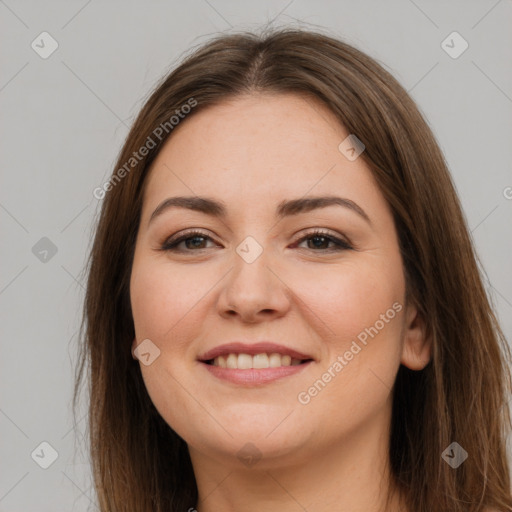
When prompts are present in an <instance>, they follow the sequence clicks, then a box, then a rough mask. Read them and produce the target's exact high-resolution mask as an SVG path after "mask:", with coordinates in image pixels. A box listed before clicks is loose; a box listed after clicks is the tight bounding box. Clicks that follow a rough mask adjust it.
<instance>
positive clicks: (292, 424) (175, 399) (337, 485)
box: [130, 93, 431, 512]
mask: <svg viewBox="0 0 512 512" xmlns="http://www.w3.org/2000/svg"><path fill="white" fill-rule="evenodd" d="M348 135H349V134H348V132H347V131H346V130H345V129H344V128H343V126H341V125H340V124H339V122H338V120H337V119H336V118H335V117H334V116H333V114H332V113H331V112H330V111H329V110H328V109H327V108H326V107H325V106H323V105H322V104H320V103H319V102H318V101H317V100H314V99H311V98H305V97H300V96H297V95H292V94H282V95H271V94H268V93H265V94H251V95H245V96H241V97H237V98H235V99H233V100H230V101H228V102H223V103H222V104H220V105H217V106H214V107H209V108H207V109H205V110H203V111H199V112H197V113H196V114H194V115H192V116H190V117H189V118H187V119H186V120H185V121H182V123H181V124H180V125H179V126H178V127H177V128H176V129H175V131H174V132H173V134H172V136H171V137H170V139H169V140H168V141H167V143H166V144H165V146H164V147H163V149H162V150H161V151H160V153H159V155H158V156H157V158H156V160H155V162H154V163H153V166H152V169H151V173H150V175H149V177H148V181H147V182H146V189H145V192H144V199H143V208H142V217H141V224H140V228H139V232H138V236H137V241H136V248H135V257H134V262H133V268H132V275H131V283H130V294H131V304H132V311H133V318H134V323H135V332H136V338H135V339H134V340H133V346H132V349H135V348H136V346H137V345H138V344H139V343H140V342H141V341H142V340H144V339H150V340H151V342H152V343H154V345H156V346H157V347H158V349H159V350H160V356H159V357H158V358H157V359H155V360H154V362H153V363H152V364H150V365H148V366H146V365H143V364H142V363H141V371H142V375H143V379H144V382H145V385H146V387H147V390H148V392H149V395H150V397H151V399H152V401H153V403H154V404H155V406H156V408H157V409H158V411H159V413H160V414H161V415H162V417H163V418H164V419H165V421H166V422H167V423H168V424H169V425H170V426H171V427H172V428H173V429H174V430H175V431H176V432H177V433H178V434H179V435H180V436H181V437H182V438H183V439H184V440H185V441H186V442H187V444H188V447H189V452H190V456H191V460H192V463H193V467H194V472H195V475H196V480H197V484H198V490H199V502H198V503H197V504H191V507H193V506H196V508H197V510H198V511H199V512H210V511H217V512H218V511H239V510H245V511H249V512H250V511H256V510H258V511H259V510H279V511H280V512H288V511H297V510H304V509H307V510H308V511H309V512H315V511H323V512H326V511H336V512H340V511H341V512H343V511H351V512H354V511H366V512H371V511H381V510H383V503H384V499H385V493H386V492H387V491H388V490H389V489H390V479H389V476H388V475H389V465H388V435H389V424H390V418H391V388H392V385H393V382H394V380H395V377H396V373H397V371H398V368H399V366H400V364H404V365H406V366H407V367H409V368H411V369H414V370H419V369H421V368H423V367H424V366H425V365H426V364H427V362H428V360H429V358H430V350H431V348H430V340H428V339H426V338H425V325H424V321H423V319H422V318H421V317H420V316H419V315H418V312H417V309H416V307H415V306H414V305H413V304H406V302H405V279H404V269H403V264H402V260H401V256H400V252H399V248H398V240H397V234H396V230H395V226H394V223H393V219H392V215H391V212H390V209H389V207H388V205H387V203H386V201H385V199H384V197H383V195H382V193H381V192H380V190H379V189H378V187H377V185H376V183H375V181H374V179H373V177H372V174H371V171H370V169H369V168H368V166H367V165H366V163H365V162H364V161H363V159H362V158H357V159H356V160H355V161H349V160H348V159H347V158H346V157H345V156H344V155H343V154H342V153H341V152H340V151H339V149H338V146H339V144H340V142H341V141H343V140H344V139H345V138H346V137H347V136H348ZM178 195H187V196H188V195H198V196H206V197H209V198H214V199H217V200H221V201H223V202H224V203H225V204H226V207H227V210H228V214H227V217H226V218H225V219H222V220H221V219H218V218H215V217H211V216H208V215H206V214H204V213H200V212H194V211H190V210H187V209H182V208H171V209H169V210H166V211H165V212H164V213H162V214H161V215H159V216H158V217H156V218H155V219H154V220H153V221H152V222H151V223H149V219H150V216H151V214H152V212H153V211H154V210H155V208H156V207H157V206H158V205H159V204H160V203H161V202H162V201H163V200H164V199H166V198H168V197H171V196H178ZM305 195H308V196H313V195H314V196H317V195H338V196H341V197H344V198H348V199H350V200H352V201H354V202H355V203H357V204H358V205H359V206H360V207H361V208H362V209H363V210H364V211H365V212H366V214H367V215H368V217H369V218H370V222H371V223H369V222H367V221H366V220H365V219H364V218H362V217H361V216H360V215H358V214H357V213H355V212H354V211H352V210H350V209H349V208H344V207H340V206H329V207H327V208H321V209H316V210H313V211H310V212H307V213H301V214H299V215H295V216H291V217H287V218H284V219H282V220H279V219H277V218H276V217H275V210H276V207H277V205H278V203H279V202H280V201H283V200H288V199H295V198H301V197H303V196H305ZM189 228H198V229H200V231H202V232H205V234H206V235H207V236H209V237H210V239H205V240H203V239H200V240H199V247H200V248H199V249H198V248H195V246H194V245H193V244H192V243H190V242H189V244H188V245H186V244H185V243H184V242H183V243H181V245H180V248H181V250H182V251H181V253H179V252H170V251H167V252H166V251H162V250H161V246H162V244H163V243H164V242H165V240H167V239H168V238H169V237H170V236H171V235H174V234H175V233H182V232H183V231H184V230H186V229H189ZM310 228H321V229H324V230H328V231H329V235H331V234H332V235H334V236H336V237H338V238H343V237H347V238H348V240H350V242H351V243H352V245H353V247H354V248H353V249H343V250H340V251H338V252H335V251H333V250H332V249H331V250H329V249H330V248H332V247H334V245H333V243H332V242H330V243H328V242H323V243H318V242H317V245H319V248H317V246H315V244H314V243H313V242H314V240H311V238H309V239H304V238H303V237H304V236H306V235H307V234H308V232H310V231H311V229H310ZM247 236H251V237H253V238H254V239H255V240H257V242H258V243H259V244H260V246H261V247H262V248H263V252H262V254H261V255H260V256H259V257H258V258H257V259H256V260H255V261H254V262H252V263H247V262H246V261H245V260H244V259H242V258H241V257H240V256H239V254H238V253H237V252H236V250H235V249H236V248H237V246H238V245H239V244H240V243H241V242H242V241H243V240H244V239H245V238H246V237H247ZM301 240H302V241H301ZM308 240H309V242H308ZM395 303H398V304H399V305H401V306H402V308H401V310H400V312H398V313H397V314H396V316H394V318H393V319H392V320H389V321H388V322H387V323H385V325H384V327H383V328H382V329H380V330H379V331H378V334H377V335H375V336H374V337H373V338H369V339H368V343H367V345H362V344H361V343H359V345H360V346H361V347H362V349H361V350H360V351H359V352H358V353H357V354H356V355H354V357H353V359H352V360H351V361H349V362H348V364H347V365H346V366H344V367H343V369H342V370H341V371H340V372H338V373H335V375H336V376H335V377H333V378H332V379H331V380H330V382H329V383H328V384H327V385H326V386H325V387H324V388H323V389H321V391H320V392H319V393H318V394H317V395H316V396H314V397H312V398H311V399H310V401H309V403H307V404H303V403H300V402H299V400H298V395H299V393H301V392H304V391H307V390H308V389H309V388H310V387H311V386H312V385H313V384H314V383H315V381H317V380H318V379H319V378H321V377H322V375H323V374H324V373H325V372H326V371H328V369H329V367H331V368H332V366H333V363H334V362H335V361H336V360H337V358H338V356H340V355H343V354H344V353H345V352H346V351H347V350H349V349H350V347H351V344H352V342H353V341H354V340H356V339H357V336H358V334H360V333H361V332H362V331H364V329H365V328H368V327H370V326H374V325H375V323H376V321H377V320H379V318H380V315H381V314H385V313H386V311H387V310H389V309H390V308H392V305H393V304H395ZM233 340H240V341H245V342H248V343H250V342H255V341H258V340H269V341H273V342H276V343H280V344H283V345H285V346H288V347H292V348H294V349H296V350H299V351H301V352H303V353H306V354H308V355H310V356H311V357H312V358H314V362H313V363H311V364H310V365H309V366H308V367H306V368H304V369H303V370H302V371H301V372H300V373H298V374H296V375H293V376H290V377H287V378H284V379H280V380H277V381H274V382H271V383H267V384H263V385H258V386H252V387H243V386H240V385H237V384H232V383H228V382H225V381H221V380H219V379H217V378H216V377H214V376H213V375H211V374H210V373H209V372H208V371H207V370H206V369H205V368H204V366H203V364H202V363H200V362H198V360H197V358H198V356H199V355H200V354H202V353H204V352H205V351H206V350H209V349H211V348H213V347H216V346H218V345H221V344H223V343H226V342H229V341H233ZM331 373H332V369H331ZM248 442H250V443H252V444H253V445H254V446H255V447H256V450H257V453H258V454H259V455H260V456H261V458H260V459H259V460H256V461H255V462H254V461H253V463H251V464H250V465H248V464H246V463H244V462H243V461H242V460H241V459H240V458H239V456H238V455H239V454H240V450H242V453H244V451H243V450H246V451H247V450H248V448H243V447H244V446H245V445H246V443H248ZM397 503H398V502H397V501H396V500H395V499H394V500H393V501H392V507H391V508H390V510H405V509H403V508H402V509H400V507H399V506H398V504H397Z"/></svg>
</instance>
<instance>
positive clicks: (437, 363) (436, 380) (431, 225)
mask: <svg viewBox="0 0 512 512" xmlns="http://www.w3.org/2000/svg"><path fill="white" fill-rule="evenodd" d="M252 92H269V93H273V94H275V93H295V94H304V95H310V97H315V98H317V99H319V100H321V101H322V102H323V103H324V104H325V105H327V107H328V108H329V109H330V110H331V111H332V112H333V113H334V114H335V115H336V116H337V117H338V119H339V122H340V123H341V124H342V125H343V126H344V127H345V128H346V129H347V130H348V132H349V133H353V134H356V136H357V137H358V138H359V139H360V140H361V141H363V143H364V145H365V146H366V149H365V151H364V153H363V154H362V156H361V157H362V158H364V160H365V162H366V163H367V164H368V166H369V167H370V169H371V171H372V173H373V175H374V177H375V179H376V180H377V183H378V185H379V187H380V189H381V191H382V193H383V195H384V197H385V198H386V200H387V201H388V203H389V205H390V207H391V209H392V212H393V216H394V220H395V226H396V229H397V233H398V236H399V244H400V250H401V254H402V258H403V263H404V269H405V273H406V281H407V289H408V292H409V294H410V295H409V296H410V300H412V301H414V302H415V303H416V304H417V306H418V307H419V309H420V311H421V313H422V314H423V315H424V318H425V319H426V321H427V330H428V334H429V335H430V336H431V337H432V342H433V353H432V360H431V362H430V363H429V364H428V365H427V366H426V368H425V369H423V370H421V371H410V370H408V369H406V368H405V367H403V366H402V367H400V369H399V372H398V375H397V379H396V382H395V387H394V391H393V393H394V394H393V397H394V400H393V414H392V425H391V440H390V449H389V456H390V461H391V469H392V477H393V483H394V484H395V485H396V486H397V487H398V488H399V489H400V490H401V491H402V493H403V495H404V497H405V500H406V504H407V507H408V508H409V509H410V510H411V511H413V510H414V511H415V512H431V511H433V510H435V511H436V512H462V511H464V512H477V511H479V512H481V511H483V510H487V509H489V508H491V509H496V510H499V511H512V499H511V496H510V475H509V468H508V464H507V458H506V448H505V441H506V438H507V435H508V433H509V431H510V428H511V425H510V415H509V409H508V404H507V400H508V393H509V392H510V390H511V377H510V371H509V366H508V363H509V362H510V353H509V349H508V345H507V343H506V340H505V337H504V335H503V333H502V331H501V330H500V327H499V325H498V322H497V320H496V318H495V315H494V314H493V311H492V309H491V307H490V304H489V300H488V298H487V295H486V292H485V289H484V287H483V285H482V278H481V275H480V273H479V268H478V261H477V257H476V255H475V253H474V250H473V247H472V243H471V239H470V236H469V234H468V229H467V226H466V222H465V219H464V216H463V213H462V210H461V206H460V203H459V200H458V198H457V195H456V192H455V190H454V186H453V183H452V181H451V178H450V175H449V172H448V170H447V165H446V163H445V161H444V158H443V155H442V153H441V151H440V149H439V147H438V145H437V143H436V141H435V138H434V136H433V134H432V132H431V130H430V128H429V126H428V125H427V123H426V122H425V120H424V119H423V117H422V115H421V114H420V112H419V110H418V108H417V107H416V105H415V103H414V102H413V100H412V99H411V98H410V97H409V96H408V94H407V93H406V92H405V90H404V89H403V88H402V87H401V86H400V85H399V83H398V82H397V81H396V80H395V79H394V78H393V77H392V76H391V75H390V74H389V73H388V72H387V71H386V70H384V69H383V67H382V66H381V65H379V64H378V63H377V62H376V61H375V60H373V59H372V58H370V57H369V56H367V55H365V54H364V53H362V52H361V51H359V50H357V49H355V48H354V47H352V46H351V45H349V44H347V43H345V42H342V41H340V40H338V39H335V38H332V37H330V36H328V35H324V34H322V33H320V32H311V31H305V30H297V29H281V30H275V31H270V32H266V33H262V34H260V35H257V34H252V33H241V34H231V35H223V36H220V37H217V38H215V39H213V40H211V41H209V42H208V43H206V44H204V45H202V46H201V47H199V48H198V49H196V50H195V51H194V52H193V53H192V54H190V55H189V56H188V57H187V58H186V59H184V60H183V62H182V63H181V64H180V65H179V66H178V67H177V68H176V69H175V70H173V71H172V72H171V73H170V74H169V75H168V76H167V77H165V78H164V79H163V80H162V82H161V83H160V84H159V85H158V86H157V87H156V89H155V90H154V92H153V93H152V94H151V96H150V97H149V99H148V100H147V101H146V103H145V105H144V106H143V108H142V110H141V112H140V114H139V115H138V117H137V119H136V121H135V123H134V124H133V126H132V128H131V130H130V133H129V135H128V137H127V140H126V142H125V144H124V147H123V148H122V150H121V153H120V155H119V159H118V162H117V164H116V167H115V169H114V171H113V174H112V178H111V180H110V182H109V184H108V186H105V187H103V188H102V190H104V191H106V192H102V195H104V198H103V204H102V208H101V213H100V217H99V221H98V225H97V228H96V233H95V238H94V244H93V247H92V251H91V254H90V258H89V261H88V266H87V271H88V282H87V293H86V299H85V304H84V317H83V323H82V329H81V338H80V339H81V340H82V344H81V345H80V364H79V365H78V367H77V375H76V382H75V394H74V407H76V402H77V396H78V394H79V390H80V383H81V382H82V381H83V380H84V378H85V377H87V382H88V384H89V395H90V396H89V400H90V404H89V436H90V437H89V439H90V450H91V457H92V471H93V476H94V482H95V487H96V491H97V495H98V500H99V505H100V509H101V510H102V511H103V512H107V511H108V512H117V511H121V510H123V511H133V512H150V511H151V512H163V511H166V512H168V511H180V512H181V511H184V510H188V509H189V508H191V507H194V506H195V505H196V503H197V497H198V494H197V487H196V482H195V478H194V473H193V469H192V465H191V462H190V458H189V454H188V449H187V445H186V443H185V441H184V440H183V439H181V438H180V437H179V436H178V435H177V434H176V433H175V432H174V431H173V430H172V429H171V428H170V427H169V426H168V425H167V424H166V423H165V421H164V420H163V419H162V418H161V416H160V415H159V414H158V412H157V411H156V409H155V407H154V405H153V404H152V402H151V399H150V397H149V395H148V393H147V391H146V388H145V386H144V382H143V380H142V377H141V372H140V367H139V363H138V362H137V361H134V360H133V358H132V354H131V343H132V340H133V339H134V325H133V318H132V314H131V308H130V297H129V281H130V272H131V266H132V258H133V254H134V244H135V239H136V234H137V230H138V225H139V219H140V214H141V204H142V193H143V189H144V184H145V179H146V177H147V175H148V171H149V169H150V166H151V163H152V161H153V160H154V158H155V156H156V155H157V153H158V151H159V150H160V148H161V147H162V145H163V144H164V143H165V141H166V140H167V138H168V137H169V136H172V129H173V122H171V121H170V119H171V116H173V115H174V114H175V113H176V111H179V112H181V113H183V112H185V111H186V112H189V111H190V112H189V113H187V116H192V115H194V113H196V112H198V111H200V110H201V109H203V108H205V107H207V106H209V105H213V104H217V103H219V102H222V101H224V100H227V99H230V98H233V97H234V96H236V95H240V94H246V93H252ZM193 102H195V103H193ZM187 104H188V105H192V104H194V105H195V106H194V107H193V108H189V109H188V110H186V109H184V108H183V106H184V105H187ZM183 117H185V119H184V120H183ZM179 122H186V116H184V115H181V116H180V121H179ZM165 123H167V124H165ZM158 127H161V129H160V131H157V132H156V133H157V134H159V135H158V136H156V135H155V130H156V129H157V128H158ZM162 127H164V129H162ZM150 139H151V141H152V143H151V144H149V143H148V141H149V140H150ZM143 146H146V147H147V148H149V146H151V147H150V148H149V149H148V150H147V151H144V152H142V151H140V148H142V147H143ZM134 153H137V154H138V156H137V159H136V161H135V160H130V159H133V158H134ZM141 153H145V155H143V156H141ZM128 163H129V164H128ZM127 164H128V165H127ZM122 168H124V172H122V171H120V170H121V169H122ZM452 442H457V443H458V444H459V445H461V446H462V447H463V449H464V450H465V451H466V452H467V453H468V454H469V457H468V459H467V460H466V461H465V462H464V463H463V464H462V465H460V466H459V467H458V468H457V469H454V468H452V467H450V465H449V464H447V463H446V462H445V460H443V458H442V457H441V454H442V452H443V451H444V450H445V449H446V448H447V447H448V446H449V445H450V444H451V443H452Z"/></svg>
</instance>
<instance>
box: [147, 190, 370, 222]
mask: <svg viewBox="0 0 512 512" xmlns="http://www.w3.org/2000/svg"><path fill="white" fill-rule="evenodd" d="M328 206H342V207H344V208H348V209H349V210H352V211H353V212H355V213H357V214H358V215H359V216H360V217H362V218H363V219H364V220H366V222H368V224H370V225H371V220H370V217H368V215H367V214H366V212H365V211H364V210H363V209H362V208H361V207H360V206H359V205H358V204H357V203H355V202H354V201H352V200H350V199H346V198H343V197H338V196H308V197H302V198H300V199H291V200H288V201H281V202H280V203H279V204H278V206H277V209H276V217H278V218H279V219H283V218H284V217H289V216H292V215H298V214H301V213H307V212H310V211H312V210H316V209H318V208H327V207H328ZM170 208H184V209H187V210H192V211H195V212H200V213H204V214H206V215H210V216H212V217H218V218H222V219H224V218H226V216H227V208H226V204H225V203H224V202H222V201H217V200H215V199H210V198H207V197H199V196H177V197H169V198H167V199H165V200H164V201H162V202H161V203H160V204H159V205H158V206H157V207H156V209H155V210H154V211H153V213H152V214H151V217H150V219H149V222H148V225H149V224H150V223H151V222H152V221H153V220H154V219H155V218H156V217H158V216H159V215H161V214H162V213H164V212H165V211H166V210H168V209H170Z"/></svg>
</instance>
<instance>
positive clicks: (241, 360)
mask: <svg viewBox="0 0 512 512" xmlns="http://www.w3.org/2000/svg"><path fill="white" fill-rule="evenodd" d="M249 368H252V356H250V355H249V354H238V369H239V370H247V369H249Z"/></svg>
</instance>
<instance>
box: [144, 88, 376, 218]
mask: <svg viewBox="0 0 512 512" xmlns="http://www.w3.org/2000/svg"><path fill="white" fill-rule="evenodd" d="M348 135H349V133H348V132H347V131H346V129H345V128H344V127H343V126H342V125H341V123H340V122H339V120H338V119H337V118H336V117H335V116H334V114H333V113H332V112H331V111H330V110H329V109H328V108H327V107H326V106H325V105H323V104H322V103H321V102H320V101H319V100H316V99H313V98H310V97H306V96H298V95H295V94H274V95H271V94H254V95H246V96H241V97H236V98H234V99H231V100H229V101H225V102H223V103H220V104H218V105H215V106H210V107H207V108H205V109H204V110H202V111H198V112H196V113H194V114H193V115H191V116H190V117H189V118H186V119H185V120H184V121H182V123H181V125H179V126H178V127H177V128H176V129H175V131H173V133H172V135H171V137H170V138H169V139H168V140H167V142H166V143H165V145H164V146H163V148H162V149H161V151H160V153H159V154H158V156H157V158H156V159H155V161H154V163H153V165H152V168H151V171H150V174H149V177H148V178H147V183H146V187H145V198H144V204H145V207H150V206H151V205H156V204H157V203H158V202H160V201H162V200H163V199H165V198H166V197H167V196H169V195H170V194H172V195H187V196H190V195H208V196H216V197H219V198H221V199H222V200H223V201H225V202H226V203H227V204H228V205H229V204H233V205H235V204H236V205H238V206H239V207H241V208H244V207H245V208H246V209H247V208H252V211H256V210H259V209H260V208H264V205H265V204H268V203H269V202H273V203H277V202H279V201H281V200H282V199H283V198H290V197H302V196H304V195H306V194H308V193H311V194H315V195H319V194H332V193H340V194H351V195H352V196H354V197H353V199H354V200H356V198H357V197H359V199H361V195H364V194H368V193H370V194H371V195H373V196H374V197H373V201H374V202H375V201H382V198H379V197H378V196H379V192H378V190H377V188H376V184H375V182H374V180H373V177H372V175H371V172H370V170H369V168H368V167H367V165H366V164H365V162H364V161H363V159H362V158H358V159H356V160H354V161H350V160H348V159H347V158H346V156H345V155H344V154H343V153H342V152H340V150H339V145H340V143H341V142H342V141H343V140H345V139H346V138H347V136H348Z"/></svg>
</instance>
